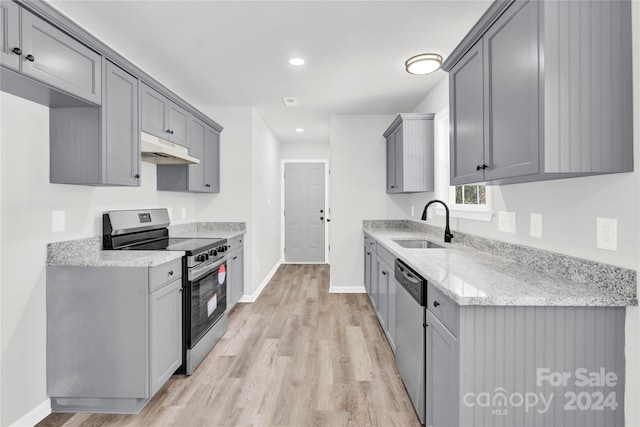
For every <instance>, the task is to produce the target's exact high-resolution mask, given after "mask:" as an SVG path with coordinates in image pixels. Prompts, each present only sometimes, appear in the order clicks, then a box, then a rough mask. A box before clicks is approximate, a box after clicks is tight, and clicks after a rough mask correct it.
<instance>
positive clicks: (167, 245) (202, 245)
mask: <svg viewBox="0 0 640 427" xmlns="http://www.w3.org/2000/svg"><path fill="white" fill-rule="evenodd" d="M226 242H227V239H220V238H215V237H214V238H200V237H168V238H162V239H158V240H153V241H150V242H143V243H138V244H136V245H132V246H129V247H127V249H130V250H139V251H185V252H186V253H187V255H192V254H194V253H198V252H201V251H204V250H207V249H211V248H215V247H216V246H219V245H222V244H223V243H226Z"/></svg>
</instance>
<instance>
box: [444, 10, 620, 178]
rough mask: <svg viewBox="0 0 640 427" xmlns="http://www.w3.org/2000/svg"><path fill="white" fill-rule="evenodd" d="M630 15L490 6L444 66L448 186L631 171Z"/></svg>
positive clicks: (594, 11) (610, 11)
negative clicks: (448, 134) (447, 104)
mask: <svg viewBox="0 0 640 427" xmlns="http://www.w3.org/2000/svg"><path fill="white" fill-rule="evenodd" d="M630 8H631V2H629V1H619V2H609V1H590V2H571V1H558V2H535V1H518V2H496V3H494V4H493V5H492V6H491V7H490V8H489V10H488V11H487V12H486V13H485V15H484V16H483V17H482V18H481V20H480V21H479V22H478V24H476V26H474V29H473V30H472V32H471V33H469V34H468V35H467V36H466V37H465V39H464V40H463V41H462V42H461V43H460V45H458V47H457V48H456V49H455V50H454V52H453V53H452V54H451V55H450V57H449V58H448V59H447V61H445V63H444V64H443V69H444V70H446V71H449V72H450V79H449V84H450V120H451V151H450V152H451V183H452V184H467V183H474V182H483V181H484V182H489V183H495V184H510V183H517V182H527V181H539V180H545V179H557V178H566V177H575V176H585V175H595V174H605V173H616V172H629V171H632V170H633V141H632V126H633V118H632V114H633V112H632V93H631V91H630V90H628V88H629V87H631V86H632V65H631V18H630V15H631V10H630ZM614 29H615V30H614ZM601 52H607V55H608V57H607V60H606V61H602V60H600V58H599V56H600V55H601ZM594 64H598V66H594Z"/></svg>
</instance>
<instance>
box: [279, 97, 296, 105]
mask: <svg viewBox="0 0 640 427" xmlns="http://www.w3.org/2000/svg"><path fill="white" fill-rule="evenodd" d="M282 102H284V106H285V107H297V106H298V100H296V99H295V98H294V97H293V96H287V97H286V98H282Z"/></svg>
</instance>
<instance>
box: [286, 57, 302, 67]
mask: <svg viewBox="0 0 640 427" xmlns="http://www.w3.org/2000/svg"><path fill="white" fill-rule="evenodd" d="M289 64H291V65H303V64H304V59H302V58H291V59H290V60H289Z"/></svg>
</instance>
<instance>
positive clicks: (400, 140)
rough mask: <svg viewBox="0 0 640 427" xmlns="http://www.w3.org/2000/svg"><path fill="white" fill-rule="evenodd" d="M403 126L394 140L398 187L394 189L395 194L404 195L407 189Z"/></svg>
mask: <svg viewBox="0 0 640 427" xmlns="http://www.w3.org/2000/svg"><path fill="white" fill-rule="evenodd" d="M403 126H404V124H401V125H400V126H399V127H398V129H397V130H396V131H395V132H394V133H393V134H394V138H393V144H394V150H395V156H394V160H395V167H394V168H393V169H394V172H395V175H396V176H395V179H394V182H395V185H396V187H395V188H394V191H393V192H394V193H402V192H403V191H404V190H405V188H404V158H405V157H404V155H405V152H404V148H405V147H404V131H403Z"/></svg>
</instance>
